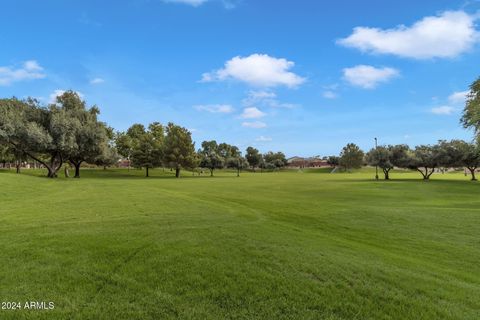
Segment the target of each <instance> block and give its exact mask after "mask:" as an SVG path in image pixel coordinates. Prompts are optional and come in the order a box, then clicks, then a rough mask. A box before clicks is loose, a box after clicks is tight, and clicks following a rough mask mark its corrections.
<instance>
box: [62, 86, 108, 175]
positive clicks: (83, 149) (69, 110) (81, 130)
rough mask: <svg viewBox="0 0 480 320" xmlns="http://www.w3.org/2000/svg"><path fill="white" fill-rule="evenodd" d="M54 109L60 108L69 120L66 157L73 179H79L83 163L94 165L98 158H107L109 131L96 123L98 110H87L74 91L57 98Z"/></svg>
mask: <svg viewBox="0 0 480 320" xmlns="http://www.w3.org/2000/svg"><path fill="white" fill-rule="evenodd" d="M56 107H59V108H61V109H62V111H64V112H65V114H66V116H67V117H68V118H69V119H70V130H71V134H73V141H72V145H71V147H70V149H69V151H68V153H67V155H66V156H67V157H68V161H69V162H70V163H71V164H72V166H73V167H74V168H75V176H74V177H75V178H80V166H81V165H82V163H83V162H90V163H95V162H97V159H99V158H107V156H108V155H107V153H110V150H108V148H109V140H110V137H109V136H110V135H111V130H110V131H109V128H108V127H107V125H106V124H105V123H103V122H100V121H98V118H97V117H98V114H99V113H100V111H99V109H98V108H97V107H96V106H93V107H91V108H90V109H88V108H87V106H86V103H85V101H83V100H82V99H81V98H80V96H79V95H78V94H77V93H76V92H74V91H66V92H65V93H63V94H62V95H60V96H57V98H56V104H55V108H56Z"/></svg>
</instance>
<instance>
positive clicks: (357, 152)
mask: <svg viewBox="0 0 480 320" xmlns="http://www.w3.org/2000/svg"><path fill="white" fill-rule="evenodd" d="M363 157H364V153H363V151H362V150H361V149H360V147H359V146H357V145H356V144H354V143H349V144H347V145H346V146H345V147H343V149H342V152H341V153H340V159H339V164H340V166H342V167H343V168H344V169H345V171H348V170H350V169H356V168H360V167H361V166H362V165H363Z"/></svg>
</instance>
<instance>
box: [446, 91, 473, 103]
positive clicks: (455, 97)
mask: <svg viewBox="0 0 480 320" xmlns="http://www.w3.org/2000/svg"><path fill="white" fill-rule="evenodd" d="M469 93H470V90H467V91H456V92H454V93H452V94H451V95H450V96H449V97H448V101H449V102H450V103H451V104H453V105H462V104H464V103H465V101H466V100H467V96H468V94H469Z"/></svg>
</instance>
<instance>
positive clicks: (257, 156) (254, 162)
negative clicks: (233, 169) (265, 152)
mask: <svg viewBox="0 0 480 320" xmlns="http://www.w3.org/2000/svg"><path fill="white" fill-rule="evenodd" d="M245 158H246V159H247V161H248V163H249V164H250V166H251V167H252V170H253V171H254V172H255V168H257V167H259V166H260V165H261V164H262V162H263V157H262V154H261V153H260V152H259V151H258V150H257V149H255V148H254V147H248V148H247V150H246V154H245Z"/></svg>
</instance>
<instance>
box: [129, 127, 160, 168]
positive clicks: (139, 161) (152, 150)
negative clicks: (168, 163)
mask: <svg viewBox="0 0 480 320" xmlns="http://www.w3.org/2000/svg"><path fill="white" fill-rule="evenodd" d="M127 135H129V136H130V138H131V141H132V153H131V160H132V165H133V166H134V167H137V168H145V176H146V177H149V176H150V173H149V170H150V169H152V168H155V167H158V166H160V165H162V163H163V162H162V159H163V143H164V139H165V136H164V130H163V126H162V125H161V124H160V123H158V122H154V123H152V124H150V125H149V127H148V130H146V129H145V127H144V126H142V125H138V124H134V125H133V126H132V127H130V129H128V131H127Z"/></svg>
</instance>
